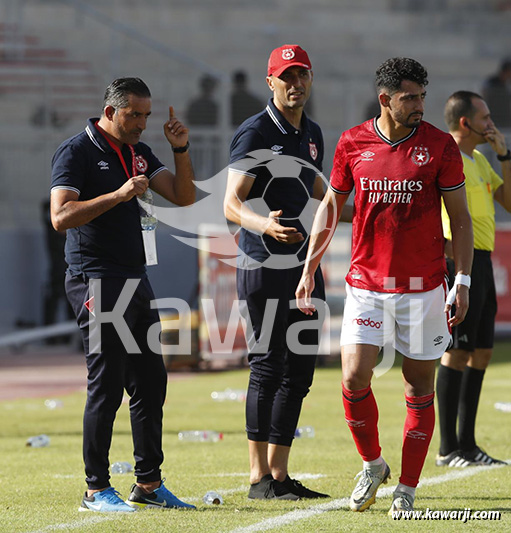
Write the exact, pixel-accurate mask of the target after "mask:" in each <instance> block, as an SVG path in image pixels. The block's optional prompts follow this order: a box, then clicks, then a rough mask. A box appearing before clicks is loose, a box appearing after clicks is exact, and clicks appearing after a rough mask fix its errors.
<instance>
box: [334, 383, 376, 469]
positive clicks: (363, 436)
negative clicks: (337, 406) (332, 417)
mask: <svg viewBox="0 0 511 533" xmlns="http://www.w3.org/2000/svg"><path fill="white" fill-rule="evenodd" d="M342 403H343V405H344V416H345V419H346V423H347V424H348V426H349V428H350V431H351V434H352V435H353V440H354V441H355V445H356V446H357V450H358V453H359V454H360V455H361V456H362V459H363V460H364V461H374V460H375V459H378V457H380V454H381V448H380V442H379V437H378V407H377V405H376V400H375V399H374V395H373V391H372V390H371V386H369V387H367V388H366V389H362V390H356V391H351V390H348V389H346V388H345V387H344V385H343V386H342Z"/></svg>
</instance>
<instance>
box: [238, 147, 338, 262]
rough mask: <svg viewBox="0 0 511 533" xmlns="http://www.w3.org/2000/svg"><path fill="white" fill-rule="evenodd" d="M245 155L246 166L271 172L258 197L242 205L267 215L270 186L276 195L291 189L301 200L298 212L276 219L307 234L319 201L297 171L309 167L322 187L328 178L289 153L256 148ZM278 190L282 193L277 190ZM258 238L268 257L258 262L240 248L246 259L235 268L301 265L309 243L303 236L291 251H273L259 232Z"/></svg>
mask: <svg viewBox="0 0 511 533" xmlns="http://www.w3.org/2000/svg"><path fill="white" fill-rule="evenodd" d="M248 158H249V159H248V163H247V166H250V167H251V168H256V167H257V168H258V169H260V168H261V167H265V168H266V169H267V171H268V172H269V174H270V175H271V178H270V179H269V181H268V183H267V184H266V187H265V189H264V191H263V193H262V196H261V197H259V198H252V199H250V200H247V201H246V202H245V206H246V207H248V208H249V209H251V210H252V211H253V212H255V213H257V214H259V215H261V216H264V217H267V216H268V215H269V213H270V212H271V211H272V209H271V208H270V207H269V206H268V204H267V203H266V201H265V196H266V195H267V194H268V193H269V191H270V190H272V189H273V190H275V189H277V193H276V195H277V196H278V195H279V194H280V195H281V194H285V193H286V191H288V190H291V189H293V190H294V193H293V194H296V195H297V197H299V198H300V199H301V200H303V204H304V205H303V208H302V209H301V211H299V212H297V213H293V214H294V215H295V216H292V217H289V216H281V217H279V222H280V223H281V224H282V225H283V226H290V227H297V226H298V229H299V231H300V230H302V228H303V230H305V233H307V235H310V233H311V229H312V225H313V222H314V218H315V214H316V211H317V209H318V207H319V205H320V203H321V202H320V201H319V200H317V199H315V198H312V197H311V195H310V194H309V191H308V190H307V187H306V185H305V183H304V182H303V181H302V180H301V179H300V174H301V172H302V170H303V169H304V168H306V169H310V170H312V171H313V172H314V175H319V176H321V177H322V179H323V181H324V183H325V186H326V187H328V181H327V180H326V178H325V177H324V176H323V175H322V174H321V172H320V171H319V170H318V169H316V168H315V167H314V166H313V165H312V164H310V163H309V162H307V161H304V160H302V159H299V158H296V157H292V156H287V155H280V154H274V153H273V152H272V151H271V150H257V151H254V152H251V153H250V154H248ZM254 160H255V161H254ZM291 180H292V181H294V183H293V182H290V181H291ZM279 189H280V190H281V191H282V192H280V191H279ZM277 208H278V207H277ZM274 209H275V208H274ZM242 225H243V221H242ZM324 228H325V223H324V221H323V223H322V224H321V226H320V231H321V230H323V229H324ZM260 238H261V242H262V244H263V246H264V248H265V249H266V251H267V252H268V257H267V258H266V259H265V260H264V261H262V262H260V261H256V260H254V259H253V258H249V257H247V256H246V255H244V252H242V251H240V254H241V255H242V256H243V259H246V260H242V261H238V268H244V265H246V267H247V268H250V269H253V268H258V267H265V268H272V269H278V270H280V269H288V268H294V267H297V266H300V265H303V263H304V262H305V259H304V258H305V251H306V249H307V246H308V244H309V238H306V239H305V240H304V241H303V242H302V243H300V246H298V247H295V248H296V249H295V250H294V253H292V254H278V253H275V252H274V251H272V250H270V249H269V247H268V246H267V243H266V242H265V239H264V238H263V236H262V235H261V236H260Z"/></svg>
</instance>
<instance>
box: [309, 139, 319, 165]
mask: <svg viewBox="0 0 511 533" xmlns="http://www.w3.org/2000/svg"><path fill="white" fill-rule="evenodd" d="M309 152H310V154H311V157H312V159H314V161H316V158H317V157H318V149H317V147H316V145H315V144H314V143H309Z"/></svg>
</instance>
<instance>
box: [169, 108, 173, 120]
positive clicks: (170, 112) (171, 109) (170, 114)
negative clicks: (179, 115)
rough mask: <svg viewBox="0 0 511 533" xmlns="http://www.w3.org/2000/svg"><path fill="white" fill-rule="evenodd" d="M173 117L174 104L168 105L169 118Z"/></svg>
mask: <svg viewBox="0 0 511 533" xmlns="http://www.w3.org/2000/svg"><path fill="white" fill-rule="evenodd" d="M173 118H174V106H169V120H172V119H173Z"/></svg>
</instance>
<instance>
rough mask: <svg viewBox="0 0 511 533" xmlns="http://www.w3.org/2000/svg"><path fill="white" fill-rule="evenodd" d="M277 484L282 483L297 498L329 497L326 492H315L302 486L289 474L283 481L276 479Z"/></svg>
mask: <svg viewBox="0 0 511 533" xmlns="http://www.w3.org/2000/svg"><path fill="white" fill-rule="evenodd" d="M276 483H278V484H279V485H282V486H283V487H284V488H285V489H286V490H288V491H289V492H291V493H293V494H296V495H297V496H298V497H299V498H310V499H312V498H330V497H331V496H329V495H328V494H323V493H322V492H316V491H315V490H310V489H308V488H307V487H305V486H303V485H302V484H301V483H300V482H299V481H298V480H297V479H291V478H290V477H289V476H286V479H285V480H284V481H276Z"/></svg>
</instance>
